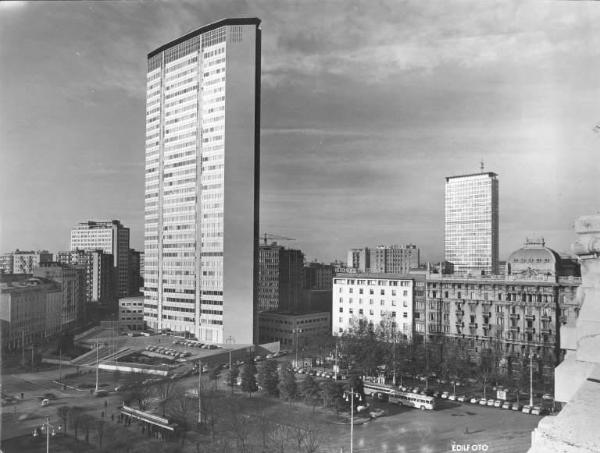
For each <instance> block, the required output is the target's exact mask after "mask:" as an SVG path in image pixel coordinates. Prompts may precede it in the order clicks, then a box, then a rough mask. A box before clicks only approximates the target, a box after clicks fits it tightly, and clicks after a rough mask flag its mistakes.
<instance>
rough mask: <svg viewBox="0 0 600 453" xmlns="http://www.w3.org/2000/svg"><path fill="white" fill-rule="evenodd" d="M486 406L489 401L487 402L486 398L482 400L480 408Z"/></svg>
mask: <svg viewBox="0 0 600 453" xmlns="http://www.w3.org/2000/svg"><path fill="white" fill-rule="evenodd" d="M486 404H487V400H486V399H485V398H481V399H480V400H479V405H480V406H485V405H486Z"/></svg>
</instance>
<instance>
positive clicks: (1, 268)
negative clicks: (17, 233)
mask: <svg viewBox="0 0 600 453" xmlns="http://www.w3.org/2000/svg"><path fill="white" fill-rule="evenodd" d="M13 263H14V258H13V254H12V252H10V253H3V254H1V255H0V274H12V273H13Z"/></svg>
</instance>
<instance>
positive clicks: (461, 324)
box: [456, 321, 465, 327]
mask: <svg viewBox="0 0 600 453" xmlns="http://www.w3.org/2000/svg"><path fill="white" fill-rule="evenodd" d="M464 326H465V323H464V322H462V321H456V327H464Z"/></svg>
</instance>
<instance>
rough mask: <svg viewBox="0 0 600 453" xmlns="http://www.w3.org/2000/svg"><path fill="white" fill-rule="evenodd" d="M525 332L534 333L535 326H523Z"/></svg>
mask: <svg viewBox="0 0 600 453" xmlns="http://www.w3.org/2000/svg"><path fill="white" fill-rule="evenodd" d="M525 332H526V333H535V328H534V327H525Z"/></svg>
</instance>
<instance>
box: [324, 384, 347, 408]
mask: <svg viewBox="0 0 600 453" xmlns="http://www.w3.org/2000/svg"><path fill="white" fill-rule="evenodd" d="M343 394H344V389H343V388H342V386H341V385H340V384H339V383H337V382H333V381H325V382H322V383H321V397H322V398H323V405H324V406H325V407H332V406H334V405H335V404H336V402H337V401H339V400H341V399H342V395H343Z"/></svg>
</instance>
